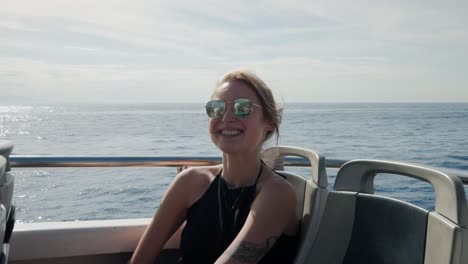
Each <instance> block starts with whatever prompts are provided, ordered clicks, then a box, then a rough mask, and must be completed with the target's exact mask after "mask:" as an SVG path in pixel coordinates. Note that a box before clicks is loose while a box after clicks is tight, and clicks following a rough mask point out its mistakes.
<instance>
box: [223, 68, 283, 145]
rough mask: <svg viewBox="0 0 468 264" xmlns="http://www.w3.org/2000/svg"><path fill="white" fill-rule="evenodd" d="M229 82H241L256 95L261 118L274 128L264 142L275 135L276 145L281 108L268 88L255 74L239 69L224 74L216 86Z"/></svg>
mask: <svg viewBox="0 0 468 264" xmlns="http://www.w3.org/2000/svg"><path fill="white" fill-rule="evenodd" d="M231 81H241V82H243V83H244V84H246V85H247V86H248V87H250V88H251V89H252V90H253V91H254V92H255V94H256V95H257V97H258V99H259V101H260V105H261V106H262V111H263V116H264V117H265V119H266V120H267V121H268V122H269V123H270V124H272V125H273V126H274V128H275V129H274V131H268V132H267V134H266V137H265V141H266V140H268V139H269V138H271V137H272V136H273V134H276V143H278V138H279V126H280V124H281V116H282V112H283V111H282V110H283V109H282V108H280V107H278V106H277V105H276V102H275V98H274V97H273V93H272V92H271V90H270V88H268V86H267V85H266V84H265V82H264V81H262V79H260V78H259V77H258V76H257V75H256V74H255V73H253V72H252V71H250V70H245V69H239V70H234V71H231V72H228V73H226V74H225V75H224V76H223V78H222V79H221V81H220V82H219V83H218V86H219V85H221V84H223V83H225V82H231Z"/></svg>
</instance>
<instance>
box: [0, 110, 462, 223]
mask: <svg viewBox="0 0 468 264" xmlns="http://www.w3.org/2000/svg"><path fill="white" fill-rule="evenodd" d="M466 131H468V104H466V103H459V104H435V103H434V104H432V103H431V104H428V103H424V104H410V103H404V104H403V103H402V104H397V103H388V104H385V103H366V104H362V103H360V104H357V103H356V104H338V103H335V104H326V103H321V104H320V103H315V104H314V103H291V104H286V105H285V109H284V115H283V123H282V125H281V127H280V133H281V135H280V142H279V144H280V145H290V146H300V147H304V148H310V149H314V150H318V151H320V152H322V153H323V154H324V155H325V156H326V157H328V158H335V159H355V158H372V159H389V160H397V161H407V162H412V163H419V164H423V165H429V166H436V167H443V168H452V169H460V170H464V171H468V137H467V132H466ZM0 139H9V140H12V141H13V142H14V143H15V149H14V151H13V155H90V156H99V155H125V156H127V155H136V156H145V155H181V156H187V155H219V154H220V153H219V151H218V150H217V149H216V148H215V147H214V146H213V145H212V143H211V141H210V138H209V136H208V133H207V117H206V116H205V113H204V109H203V104H202V103H200V104H196V103H158V104H157V103H154V104H120V105H117V104H116V105H91V104H75V105H27V106H24V105H23V106H19V105H16V106H15V105H13V106H11V105H10V106H5V105H4V106H1V105H0ZM273 144H274V142H268V143H267V146H270V145H273ZM297 170H298V171H297V172H299V173H301V174H307V170H306V169H297ZM335 173H336V170H330V171H329V176H330V187H332V186H333V180H334V175H335ZM12 174H13V175H14V176H15V193H14V200H15V203H16V206H17V220H18V221H19V222H40V221H76V220H91V219H119V218H140V217H151V216H152V215H153V213H154V212H155V211H156V209H157V208H158V205H159V201H160V199H161V197H162V195H163V194H164V191H165V189H166V188H167V186H168V184H169V183H170V182H171V181H172V179H173V177H174V176H175V174H176V171H175V169H171V168H29V169H24V168H13V170H12ZM376 192H377V193H379V194H382V195H388V196H391V197H397V198H400V199H403V200H406V201H409V202H412V203H415V204H417V205H419V206H422V207H424V208H428V209H431V208H433V207H434V192H433V189H432V187H431V186H430V185H429V184H428V183H425V182H421V181H417V180H414V179H410V178H406V177H402V176H401V177H394V175H382V176H378V177H377V179H376Z"/></svg>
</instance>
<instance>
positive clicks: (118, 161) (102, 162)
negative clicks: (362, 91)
mask: <svg viewBox="0 0 468 264" xmlns="http://www.w3.org/2000/svg"><path fill="white" fill-rule="evenodd" d="M348 161H349V160H344V159H328V158H327V159H326V162H325V165H326V167H327V169H339V168H340V167H341V166H342V165H343V164H345V163H346V162H348ZM219 163H221V157H216V156H57V155H11V156H10V166H11V167H13V168H44V167H173V168H176V169H177V170H178V171H181V170H183V169H185V168H187V167H193V166H207V165H215V164H219ZM284 166H286V167H309V166H310V162H309V161H308V160H307V159H304V158H296V157H286V158H284ZM435 169H437V170H440V171H443V172H446V173H450V174H452V175H455V176H457V177H458V178H460V180H461V181H462V182H463V184H465V185H468V172H466V171H462V170H457V169H448V168H435Z"/></svg>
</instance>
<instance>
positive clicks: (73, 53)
mask: <svg viewBox="0 0 468 264" xmlns="http://www.w3.org/2000/svg"><path fill="white" fill-rule="evenodd" d="M467 13H468V1H466V0H460V1H458V0H447V1H439V0H425V1H412V0H405V1H403V0H400V1H399V0H390V1H387V0H379V1H373V0H372V1H363V0H342V1H332V0H317V1H315V0H305V1H300V0H298V1H274V0H270V1H219V0H218V1H214V0H213V1H202V0H198V1H179V0H174V1H157V0H140V1H119V0H113V1H108V0H99V1H95V0H80V1H76V0H73V1H71V0H56V1H52V0H41V1H23V0H0V103H2V102H8V101H10V102H11V101H13V102H22V101H25V102H26V101H31V100H33V101H34V100H45V101H54V102H108V103H137V102H204V101H206V100H208V99H209V97H210V96H211V93H212V90H213V88H214V87H215V86H216V84H217V83H218V81H219V80H220V78H221V77H222V75H223V74H224V73H226V72H228V71H230V70H233V69H238V68H247V69H250V70H252V71H254V72H255V73H257V74H258V75H259V76H260V77H261V78H262V79H263V80H264V81H265V82H266V83H267V84H268V85H269V86H270V87H271V89H272V90H273V92H274V94H275V96H276V97H277V98H279V99H280V100H282V101H284V102H468V16H467V15H466V14H467Z"/></svg>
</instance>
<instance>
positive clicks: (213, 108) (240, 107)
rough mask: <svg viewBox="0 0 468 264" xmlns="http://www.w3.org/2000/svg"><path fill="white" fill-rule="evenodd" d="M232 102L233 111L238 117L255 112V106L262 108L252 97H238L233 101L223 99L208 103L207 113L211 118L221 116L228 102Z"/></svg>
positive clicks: (206, 106)
mask: <svg viewBox="0 0 468 264" xmlns="http://www.w3.org/2000/svg"><path fill="white" fill-rule="evenodd" d="M227 103H232V104H233V107H232V112H233V114H234V115H235V116H236V117H240V118H246V117H248V116H250V115H251V114H252V112H253V107H254V106H257V107H260V108H262V106H261V105H258V104H254V103H252V101H250V99H236V100H234V101H232V102H224V101H223V100H212V101H209V102H208V103H206V105H205V109H206V114H207V115H208V116H209V117H211V118H221V117H222V116H223V114H224V112H226V104H227Z"/></svg>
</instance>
